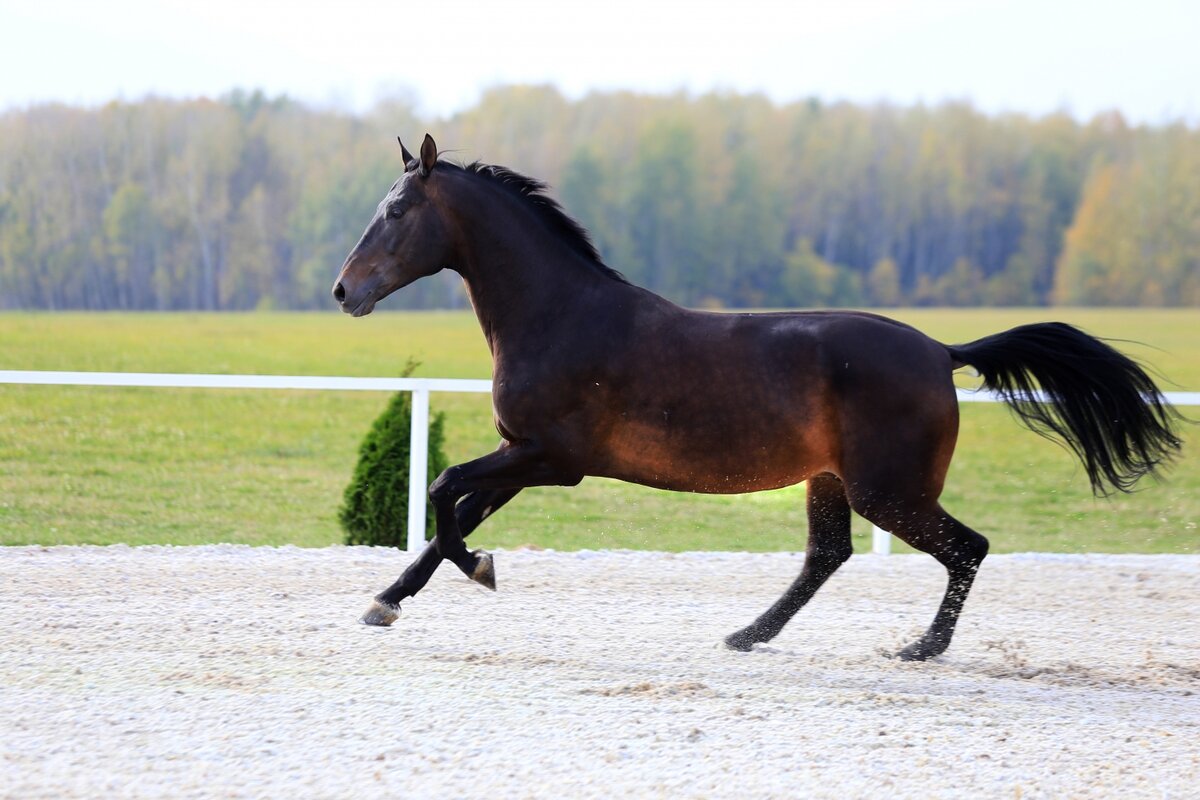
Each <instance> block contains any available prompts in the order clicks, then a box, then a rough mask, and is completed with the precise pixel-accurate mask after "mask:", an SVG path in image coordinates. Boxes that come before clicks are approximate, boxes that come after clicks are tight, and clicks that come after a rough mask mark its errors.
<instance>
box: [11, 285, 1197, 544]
mask: <svg viewBox="0 0 1200 800" xmlns="http://www.w3.org/2000/svg"><path fill="white" fill-rule="evenodd" d="M887 313H889V315H890V316H894V317H897V318H899V319H903V320H905V321H907V322H910V323H912V324H914V325H916V326H917V327H919V328H920V329H922V330H924V331H926V332H927V333H929V334H930V335H932V336H934V337H935V338H938V339H940V340H941V341H946V342H960V341H968V340H970V339H974V338H978V337H979V336H982V335H985V334H988V333H993V332H995V331H998V330H1002V329H1004V328H1007V327H1011V326H1013V325H1017V324H1020V323H1023V322H1030V321H1036V320H1044V319H1062V320H1065V321H1068V322H1072V323H1075V324H1078V325H1081V326H1083V327H1084V328H1085V329H1087V330H1089V331H1091V332H1092V333H1095V334H1098V335H1102V336H1106V337H1111V338H1118V339H1130V340H1137V341H1141V342H1145V343H1147V344H1148V345H1150V347H1137V346H1132V345H1121V346H1122V347H1124V348H1125V349H1126V350H1127V351H1128V352H1130V353H1132V354H1134V355H1135V356H1137V357H1139V358H1142V359H1143V360H1145V361H1147V362H1149V363H1151V364H1153V365H1154V366H1155V367H1157V368H1158V369H1159V370H1160V371H1161V372H1162V373H1163V374H1164V375H1165V376H1166V378H1168V379H1169V381H1166V382H1164V388H1176V389H1183V390H1197V389H1200V312H1198V311H1188V310H1165V311H1164V310H1148V311H1131V310H1077V309H1051V310H1047V309H1031V310H1011V309H1006V310H992V309H983V310H978V309H972V310H899V311H895V312H887ZM1154 348H1157V349H1154ZM409 356H413V357H416V358H417V359H419V360H420V361H421V362H422V366H421V368H420V369H419V370H418V373H417V374H418V375H427V376H437V377H476V378H478V377H487V375H488V373H489V368H490V362H489V359H488V354H487V349H486V347H485V345H484V342H483V338H482V336H481V335H480V333H479V331H478V328H477V326H476V324H475V321H474V319H473V318H472V317H471V316H470V315H469V314H463V313H408V314H374V315H372V316H370V317H367V318H364V319H361V320H350V319H348V318H346V317H344V316H342V315H340V314H336V313H325V314H253V315H250V314H245V315H233V314H220V315H203V314H176V315H110V314H101V315H83V314H4V315H0V368H3V369H60V370H114V371H145V372H229V373H264V374H266V373H271V374H311V375H397V374H399V372H400V370H401V369H402V368H403V365H404V362H405V360H406V359H407V358H408V357H409ZM386 401H387V398H386V396H384V395H383V394H376V393H357V392H299V391H231V390H190V389H117V388H86V387H37V386H0V543H3V544H76V543H90V544H107V543H112V542H125V543H129V544H147V543H171V544H198V543H204V542H244V543H249V544H283V543H294V544H299V545H304V546H320V545H326V544H331V543H335V542H338V541H340V537H341V535H340V531H339V530H338V527H337V523H336V509H337V505H338V503H339V502H340V499H341V492H342V489H343V487H344V486H345V484H346V482H347V481H348V480H349V478H350V475H351V472H352V468H353V465H354V461H355V458H356V450H357V446H358V442H359V440H360V439H361V437H362V436H363V434H364V433H365V432H366V430H367V428H368V427H369V425H370V423H371V420H372V419H374V417H375V416H376V415H377V414H378V413H379V412H380V411H381V410H382V409H383V407H384V405H385V403H386ZM434 405H435V408H437V409H440V410H444V411H446V412H447V414H448V420H447V454H448V455H449V456H450V458H451V460H452V461H461V460H466V459H468V458H472V457H474V456H477V455H480V454H482V453H484V452H487V451H488V450H490V449H491V448H493V447H494V446H495V444H496V441H497V439H498V437H497V434H496V433H495V430H494V429H493V427H492V424H491V412H490V402H489V400H488V398H487V397H486V396H481V395H447V394H443V395H435V396H434ZM1187 413H1189V414H1190V415H1191V416H1193V417H1200V410H1198V409H1191V410H1188V411H1187ZM961 430H962V432H961V434H960V440H959V448H958V452H957V455H956V457H955V461H954V464H953V467H952V469H951V473H950V478H949V482H948V485H947V489H946V493H945V495H944V498H943V499H944V503H945V505H946V506H947V508H949V509H951V510H952V511H954V513H956V514H957V515H958V516H960V517H961V518H963V519H964V520H965V521H967V522H968V523H969V524H972V525H973V526H974V527H976V528H977V529H979V530H980V531H981V532H982V533H984V534H985V535H987V536H988V537H989V538H990V539H991V540H992V546H993V552H1011V551H1023V550H1051V551H1062V552H1078V551H1103V552H1200V531H1197V521H1198V519H1200V467H1198V466H1197V460H1196V459H1195V458H1193V457H1192V456H1191V451H1190V448H1188V449H1185V454H1184V458H1183V459H1182V460H1181V461H1180V463H1179V464H1178V465H1177V467H1176V469H1175V470H1174V471H1173V472H1172V473H1171V475H1170V478H1169V481H1168V483H1166V484H1164V485H1154V484H1152V483H1149V482H1148V483H1147V484H1146V485H1145V488H1144V490H1143V491H1141V492H1138V493H1137V494H1135V495H1132V496H1129V497H1120V498H1116V499H1115V500H1111V501H1102V500H1095V499H1093V498H1092V496H1091V494H1090V492H1089V491H1088V488H1087V481H1086V478H1085V476H1084V475H1083V471H1082V468H1080V467H1079V465H1078V464H1077V463H1076V462H1075V461H1074V460H1073V458H1072V457H1071V456H1070V455H1069V454H1068V453H1067V452H1066V451H1065V450H1063V449H1062V448H1060V447H1057V446H1055V445H1053V444H1051V443H1049V442H1046V441H1044V440H1042V439H1041V438H1039V437H1037V436H1035V435H1034V434H1032V433H1029V432H1028V431H1025V430H1024V429H1023V428H1020V427H1019V426H1017V425H1016V424H1015V423H1014V422H1013V421H1012V420H1011V419H1010V417H1009V415H1008V413H1007V412H1006V411H1005V410H1004V409H1003V408H1000V407H997V406H993V405H981V404H968V405H964V407H963V422H962V429H961ZM1195 430H1196V429H1194V428H1189V429H1188V430H1187V431H1186V435H1187V436H1188V437H1189V444H1190V441H1193V440H1194V439H1195V435H1194V431H1195ZM803 500H804V493H803V487H794V488H791V489H784V490H781V491H778V492H765V493H760V494H754V495H744V496H734V497H729V496H698V495H686V494H673V493H669V492H659V491H654V490H650V489H645V488H642V487H638V486H631V485H628V484H621V483H617V482H614V481H606V480H596V479H589V480H587V481H585V482H584V483H583V484H582V485H580V486H578V487H575V488H573V489H555V488H546V489H531V490H527V491H526V492H524V493H522V494H521V495H520V496H519V497H518V498H517V499H516V500H514V501H513V502H512V503H510V504H509V506H508V507H506V508H505V510H504V511H503V512H501V513H499V514H497V515H496V516H495V517H493V518H492V519H490V520H489V521H488V523H487V524H486V525H485V526H484V527H483V528H481V530H480V532H479V533H478V534H476V536H474V537H472V541H473V542H476V541H477V542H478V543H479V545H480V546H484V547H515V546H519V545H524V544H534V545H538V546H542V547H555V548H558V549H578V548H603V547H629V548H653V549H663V550H692V549H722V550H727V549H733V550H798V549H802V548H803V545H804V528H805V525H804V514H803V505H804V503H803ZM855 546H856V549H858V550H860V551H861V550H863V549H867V548H868V547H869V526H868V525H867V524H866V523H865V522H864V521H862V520H858V519H856V521H855Z"/></svg>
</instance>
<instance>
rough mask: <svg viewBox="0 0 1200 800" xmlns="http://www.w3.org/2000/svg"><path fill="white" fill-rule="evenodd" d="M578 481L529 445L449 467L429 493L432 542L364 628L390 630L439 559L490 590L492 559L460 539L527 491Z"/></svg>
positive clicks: (493, 583) (371, 611) (377, 600)
mask: <svg viewBox="0 0 1200 800" xmlns="http://www.w3.org/2000/svg"><path fill="white" fill-rule="evenodd" d="M582 479H583V476H582V475H581V474H577V473H573V472H571V471H569V470H565V469H563V468H561V467H557V466H556V465H554V464H553V463H552V462H550V461H549V460H548V459H547V458H546V457H545V456H544V455H543V453H542V451H541V449H540V448H537V447H535V446H533V445H531V444H520V445H516V444H508V443H505V444H503V445H501V447H500V449H498V450H496V451H495V452H493V453H490V454H489V455H486V456H483V457H482V458H477V459H475V460H474V461H468V462H467V463H465V464H459V465H457V466H454V467H450V468H449V469H448V470H446V471H445V472H443V473H442V474H441V475H439V476H438V479H437V480H436V481H434V482H433V485H432V486H430V487H429V498H430V501H431V502H432V503H433V506H434V512H435V516H436V524H437V533H436V535H435V537H434V540H433V541H432V542H430V543H429V545H428V546H427V547H426V548H425V550H424V551H423V552H422V553H421V555H420V556H418V557H417V560H416V561H414V562H413V563H412V565H410V566H409V568H408V569H407V570H405V572H404V575H402V576H401V577H400V580H398V581H396V583H394V584H393V585H392V586H391V587H390V588H389V589H387V590H386V591H385V592H383V593H381V594H380V595H378V596H377V597H376V598H375V603H374V604H373V605H372V606H371V608H370V609H368V611H367V613H366V615H364V617H363V622H365V623H367V624H368V625H390V624H391V623H392V622H393V621H394V620H395V619H396V617H397V616H398V615H399V611H400V605H399V603H400V600H401V599H403V598H404V597H407V596H411V595H413V594H415V593H416V592H417V591H418V590H420V589H421V587H423V586H424V585H425V583H426V582H427V581H428V580H429V578H430V576H432V575H433V572H434V570H435V569H437V565H438V564H439V563H440V560H441V559H443V558H444V559H446V560H448V561H452V562H454V564H455V565H456V566H458V568H459V569H461V570H462V571H463V572H464V573H465V574H466V575H467V576H468V577H469V578H471V579H472V580H475V581H478V582H479V583H481V584H483V585H484V586H487V587H488V588H489V589H495V588H496V573H495V567H494V566H493V562H492V556H491V555H490V554H488V553H484V552H481V551H476V552H470V551H468V550H467V548H466V545H465V544H464V542H463V537H464V536H465V535H466V534H467V533H470V532H471V530H472V529H473V528H474V527H475V526H476V525H478V524H479V522H481V521H482V520H483V519H484V518H485V517H487V516H488V515H490V514H491V513H493V512H494V511H495V510H496V509H497V508H499V507H500V505H502V504H503V503H505V502H507V501H508V500H509V499H511V498H512V496H513V495H515V494H516V493H517V492H518V491H520V490H521V489H523V488H525V487H527V486H574V485H575V484H577V483H579V481H581V480H582ZM464 497H465V499H463V501H462V502H461V503H459V500H460V499H461V498H464Z"/></svg>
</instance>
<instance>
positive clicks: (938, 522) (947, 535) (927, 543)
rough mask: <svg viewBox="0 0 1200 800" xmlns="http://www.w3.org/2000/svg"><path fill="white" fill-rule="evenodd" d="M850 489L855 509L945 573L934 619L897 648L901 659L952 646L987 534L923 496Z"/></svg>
mask: <svg viewBox="0 0 1200 800" xmlns="http://www.w3.org/2000/svg"><path fill="white" fill-rule="evenodd" d="M857 495H858V493H857V492H855V491H854V489H853V488H852V489H851V500H850V501H851V503H852V504H853V505H854V510H855V511H857V512H858V513H860V514H862V515H863V516H864V517H866V518H867V519H869V520H870V521H871V522H873V523H875V524H876V525H878V526H879V527H880V528H883V529H884V530H886V531H888V532H890V533H892V534H893V535H895V536H897V537H899V538H900V539H901V540H902V541H904V542H906V543H907V544H909V545H911V546H912V547H914V548H916V549H917V550H920V551H922V552H925V553H929V554H930V555H931V556H933V557H934V558H936V559H937V560H938V561H939V562H940V563H941V564H942V566H944V567H945V568H946V572H947V573H948V574H949V581H948V583H947V586H946V594H945V596H944V597H943V598H942V604H941V606H939V607H938V611H937V614H936V615H935V616H934V618H933V624H931V625H930V626H929V629H928V630H927V631H925V633H924V634H923V635H922V636H921V638H919V639H917V640H916V641H915V642H913V643H912V644H910V645H909V646H908V647H905V648H904V649H903V650H901V651H900V652H899V653H897V654H896V657H897V658H900V659H902V660H904V661H924V660H925V659H927V658H932V657H933V656H936V655H940V654H941V653H943V652H944V651H945V650H946V648H947V647H949V646H950V639H951V638H953V636H954V627H955V625H957V624H958V616H959V614H960V613H961V612H962V607H963V603H964V602H965V601H966V599H967V594H968V593H970V591H971V584H972V583H974V582H975V573H976V572H978V571H979V565H980V563H982V562H983V559H984V557H985V556H987V552H988V540H987V539H985V538H984V537H983V536H981V535H979V534H978V533H976V532H975V531H973V530H971V529H970V528H968V527H967V526H966V525H964V524H962V523H961V522H959V521H958V520H957V519H955V518H954V517H952V516H950V515H949V514H948V513H946V511H945V510H944V509H943V508H942V507H941V506H940V505H938V504H937V502H936V501H934V502H930V501H928V500H927V499H926V498H920V499H918V500H914V501H905V500H903V499H899V498H895V497H892V498H889V499H886V500H883V499H882V496H884V495H883V493H878V494H876V493H872V495H871V496H873V497H874V498H876V499H875V500H874V501H872V500H865V499H864V500H861V501H860V500H859V497H858V496H857Z"/></svg>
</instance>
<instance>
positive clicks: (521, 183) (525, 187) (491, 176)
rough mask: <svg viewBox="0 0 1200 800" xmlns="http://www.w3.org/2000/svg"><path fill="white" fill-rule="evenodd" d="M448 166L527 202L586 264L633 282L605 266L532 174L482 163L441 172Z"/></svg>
mask: <svg viewBox="0 0 1200 800" xmlns="http://www.w3.org/2000/svg"><path fill="white" fill-rule="evenodd" d="M444 167H451V168H453V169H459V170H462V171H463V172H465V173H467V174H468V175H478V176H479V177H481V178H484V179H486V180H488V181H491V182H492V183H494V184H496V185H497V186H500V187H501V188H503V189H504V190H505V191H507V192H508V193H509V194H511V195H513V196H514V197H518V198H520V199H521V200H523V201H525V202H526V203H527V204H528V205H529V206H530V208H532V209H533V211H534V212H535V213H536V214H537V215H538V216H539V217H541V219H542V221H543V222H544V223H546V226H547V227H549V228H550V230H552V231H554V232H555V233H557V234H558V235H559V236H560V237H561V238H562V240H563V241H564V242H566V243H567V244H568V245H569V246H570V247H571V249H572V250H574V251H575V252H576V253H578V254H579V255H581V256H583V257H584V259H585V260H586V261H588V262H589V263H590V264H591V265H592V266H593V267H595V268H596V269H597V270H599V271H600V272H601V273H602V274H603V275H605V276H607V277H609V278H611V279H613V280H614V281H620V282H621V283H629V281H628V280H626V279H625V276H624V275H622V274H621V273H620V272H617V271H616V270H615V269H613V268H612V267H610V266H608V265H607V264H605V263H604V260H603V259H601V258H600V252H599V251H598V250H596V245H595V244H593V242H592V237H591V236H590V235H589V234H588V232H587V230H586V229H585V228H584V227H583V226H582V225H580V224H579V223H578V222H576V221H575V220H573V219H571V217H570V216H568V215H567V212H565V211H563V208H562V206H561V205H559V204H558V201H557V200H555V199H554V198H552V197H550V195H548V194H547V191H548V189H549V188H550V187H549V186H547V185H546V183H544V182H543V181H539V180H538V179H537V178H530V177H529V176H528V175H522V174H521V173H519V172H515V171H514V170H511V169H509V168H508V167H501V166H497V165H495V164H484V163H483V162H482V161H473V162H471V163H470V164H467V165H466V166H462V165H460V164H455V163H453V162H450V161H439V162H438V169H442V168H444Z"/></svg>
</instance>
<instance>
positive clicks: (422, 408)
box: [408, 386, 429, 553]
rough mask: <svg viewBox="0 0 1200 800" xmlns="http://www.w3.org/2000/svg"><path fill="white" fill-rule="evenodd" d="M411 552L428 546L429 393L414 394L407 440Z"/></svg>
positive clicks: (418, 391)
mask: <svg viewBox="0 0 1200 800" xmlns="http://www.w3.org/2000/svg"><path fill="white" fill-rule="evenodd" d="M408 459H409V461H408V551H409V552H410V553H411V552H415V551H417V550H420V549H422V548H423V547H424V546H425V503H426V500H427V497H428V494H429V389H428V388H427V387H424V386H421V387H419V388H415V389H413V390H412V432H411V433H410V434H409V437H408Z"/></svg>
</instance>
